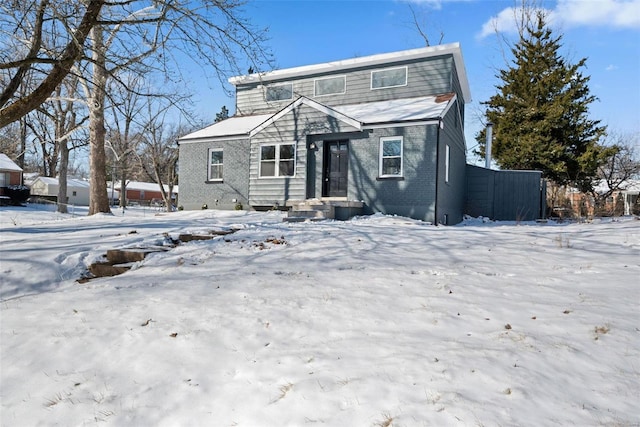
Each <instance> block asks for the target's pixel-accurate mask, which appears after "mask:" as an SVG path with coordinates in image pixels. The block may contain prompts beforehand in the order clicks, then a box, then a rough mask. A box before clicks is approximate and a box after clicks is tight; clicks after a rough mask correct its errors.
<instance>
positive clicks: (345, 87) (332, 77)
mask: <svg viewBox="0 0 640 427" xmlns="http://www.w3.org/2000/svg"><path fill="white" fill-rule="evenodd" d="M340 77H342V80H344V90H343V91H342V92H333V93H323V94H321V95H318V94H317V93H316V82H319V81H322V80H331V79H338V78H340ZM345 93H347V76H331V77H322V78H319V79H313V97H314V98H318V97H320V96H331V95H344V94H345Z"/></svg>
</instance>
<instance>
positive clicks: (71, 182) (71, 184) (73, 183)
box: [34, 176, 89, 188]
mask: <svg viewBox="0 0 640 427" xmlns="http://www.w3.org/2000/svg"><path fill="white" fill-rule="evenodd" d="M35 181H42V182H44V183H45V184H47V185H58V184H59V181H58V178H53V177H49V176H39V177H38V178H36V179H35V180H34V182H35ZM67 188H89V181H83V180H80V179H75V178H67Z"/></svg>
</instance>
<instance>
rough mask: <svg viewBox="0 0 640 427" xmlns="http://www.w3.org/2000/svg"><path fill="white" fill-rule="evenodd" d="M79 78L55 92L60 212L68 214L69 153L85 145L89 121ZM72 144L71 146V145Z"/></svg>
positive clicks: (69, 81) (71, 79) (75, 77)
mask: <svg viewBox="0 0 640 427" xmlns="http://www.w3.org/2000/svg"><path fill="white" fill-rule="evenodd" d="M77 94H78V77H77V76H70V77H69V78H67V79H66V80H65V81H64V82H63V84H62V85H60V86H58V88H57V89H56V91H55V95H56V96H55V98H54V99H55V101H54V108H55V109H54V114H55V116H54V120H55V121H54V123H55V142H56V143H57V145H58V150H59V153H60V164H59V165H58V184H59V187H58V212H60V213H67V201H68V200H69V198H68V197H67V177H68V175H69V151H70V150H72V149H75V148H78V147H81V146H83V145H85V141H86V140H85V138H82V137H78V135H84V133H83V132H81V130H82V126H83V124H84V123H85V122H86V121H87V120H88V118H89V117H88V116H87V115H86V114H85V111H86V109H85V108H83V107H84V104H83V103H81V102H78V99H77ZM70 144H71V145H70Z"/></svg>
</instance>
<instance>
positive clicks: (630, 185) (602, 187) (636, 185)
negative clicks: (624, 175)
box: [595, 179, 640, 194]
mask: <svg viewBox="0 0 640 427" xmlns="http://www.w3.org/2000/svg"><path fill="white" fill-rule="evenodd" d="M619 188H620V191H623V192H627V193H633V194H635V193H638V192H640V180H637V179H629V180H626V181H625V182H623V183H622V184H620V186H619ZM595 190H596V193H598V194H604V193H606V192H607V191H609V186H608V185H607V182H606V181H604V180H603V181H600V182H599V183H598V185H596V187H595Z"/></svg>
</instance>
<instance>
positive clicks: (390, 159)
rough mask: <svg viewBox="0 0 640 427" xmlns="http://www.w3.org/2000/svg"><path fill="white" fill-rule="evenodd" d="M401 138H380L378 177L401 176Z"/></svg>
mask: <svg viewBox="0 0 640 427" xmlns="http://www.w3.org/2000/svg"><path fill="white" fill-rule="evenodd" d="M402 144H403V138H402V137H401V136H391V137H385V138H380V177H381V178H385V177H387V178H389V177H401V176H403V175H402V163H403V162H402Z"/></svg>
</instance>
